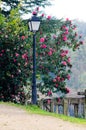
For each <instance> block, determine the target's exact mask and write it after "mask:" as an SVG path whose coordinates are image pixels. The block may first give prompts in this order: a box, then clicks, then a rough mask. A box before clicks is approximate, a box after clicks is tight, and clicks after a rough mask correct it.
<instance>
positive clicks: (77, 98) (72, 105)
mask: <svg viewBox="0 0 86 130" xmlns="http://www.w3.org/2000/svg"><path fill="white" fill-rule="evenodd" d="M49 100H50V102H49V103H48V102H47V101H49ZM39 104H40V107H41V108H42V109H43V110H46V111H50V112H55V113H58V114H64V115H68V116H74V117H81V118H86V96H84V95H73V96H72V95H68V96H67V97H65V98H64V99H62V100H60V102H57V101H56V99H55V98H47V99H41V100H40V102H39Z"/></svg>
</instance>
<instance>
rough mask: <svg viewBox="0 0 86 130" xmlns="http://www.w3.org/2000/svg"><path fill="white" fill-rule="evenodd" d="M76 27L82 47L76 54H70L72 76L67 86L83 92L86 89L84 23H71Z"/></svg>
mask: <svg viewBox="0 0 86 130" xmlns="http://www.w3.org/2000/svg"><path fill="white" fill-rule="evenodd" d="M73 22H74V23H75V25H77V27H78V33H79V34H81V35H82V39H83V40H84V45H82V46H81V47H80V49H79V50H77V51H76V52H71V51H70V55H71V57H72V58H71V60H72V64H73V67H72V74H71V79H70V81H68V82H67V84H68V86H69V87H70V88H72V89H76V90H77V91H78V90H84V89H86V41H85V39H86V23H85V22H82V21H77V20H74V21H73Z"/></svg>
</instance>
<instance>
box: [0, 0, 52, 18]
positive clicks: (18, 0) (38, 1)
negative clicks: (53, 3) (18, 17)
mask: <svg viewBox="0 0 86 130" xmlns="http://www.w3.org/2000/svg"><path fill="white" fill-rule="evenodd" d="M1 3H2V6H1V7H0V8H1V12H2V13H3V14H5V15H6V16H7V15H9V13H10V11H11V10H12V9H14V8H17V7H18V6H20V12H21V14H22V13H28V12H31V10H32V8H33V7H34V6H42V7H45V6H46V5H50V2H49V1H48V0H1Z"/></svg>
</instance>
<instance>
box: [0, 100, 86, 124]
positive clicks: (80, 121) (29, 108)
mask: <svg viewBox="0 0 86 130" xmlns="http://www.w3.org/2000/svg"><path fill="white" fill-rule="evenodd" d="M0 104H5V105H11V106H15V107H18V108H21V109H23V110H25V111H26V112H27V113H29V114H39V115H43V116H52V117H56V118H60V119H62V120H64V121H69V122H72V123H78V124H83V125H86V119H81V118H75V117H68V116H65V115H61V114H56V113H50V112H46V111H44V110H41V109H40V108H39V107H38V106H35V105H28V106H25V105H20V104H14V103H10V102H7V103H4V102H0Z"/></svg>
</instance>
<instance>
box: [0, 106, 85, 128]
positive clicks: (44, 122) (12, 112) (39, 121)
mask: <svg viewBox="0 0 86 130" xmlns="http://www.w3.org/2000/svg"><path fill="white" fill-rule="evenodd" d="M0 130H86V125H78V124H73V123H70V122H67V121H63V120H61V119H57V118H54V117H49V116H41V115H35V114H27V112H25V111H24V110H22V109H20V108H16V107H14V106H7V105H3V104H0Z"/></svg>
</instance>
